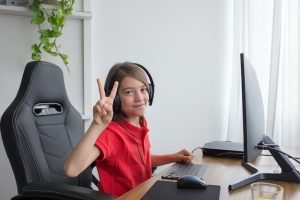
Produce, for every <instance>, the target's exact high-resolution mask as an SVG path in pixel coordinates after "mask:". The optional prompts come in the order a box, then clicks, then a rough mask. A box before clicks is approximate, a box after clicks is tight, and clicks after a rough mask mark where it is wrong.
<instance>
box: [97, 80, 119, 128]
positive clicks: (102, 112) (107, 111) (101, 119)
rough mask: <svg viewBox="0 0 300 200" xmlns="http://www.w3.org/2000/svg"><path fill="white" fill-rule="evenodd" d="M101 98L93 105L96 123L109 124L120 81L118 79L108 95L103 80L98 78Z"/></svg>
mask: <svg viewBox="0 0 300 200" xmlns="http://www.w3.org/2000/svg"><path fill="white" fill-rule="evenodd" d="M97 83H98V89H99V95H100V100H99V101H98V102H97V103H96V104H95V105H94V107H93V115H94V120H93V122H94V124H96V125H105V126H106V125H108V124H109V123H110V122H111V120H112V118H113V102H114V98H115V96H116V93H117V90H118V85H119V83H118V82H117V81H116V82H115V83H114V85H113V88H112V90H111V92H110V94H109V96H106V94H105V91H104V88H103V85H102V82H101V81H100V79H98V78H97Z"/></svg>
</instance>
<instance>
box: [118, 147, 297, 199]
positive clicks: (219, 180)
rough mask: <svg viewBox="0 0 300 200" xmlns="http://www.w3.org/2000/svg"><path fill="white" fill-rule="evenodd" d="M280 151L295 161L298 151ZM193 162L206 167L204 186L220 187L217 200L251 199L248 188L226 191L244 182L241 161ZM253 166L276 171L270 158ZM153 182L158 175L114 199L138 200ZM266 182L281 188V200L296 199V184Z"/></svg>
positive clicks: (204, 159) (207, 159)
mask: <svg viewBox="0 0 300 200" xmlns="http://www.w3.org/2000/svg"><path fill="white" fill-rule="evenodd" d="M284 150H285V151H286V152H288V153H290V154H291V155H293V156H295V157H299V152H300V149H295V148H293V149H292V148H284ZM297 152H298V153H297ZM196 157H197V156H196ZM196 162H197V163H200V164H203V165H205V166H207V171H206V173H205V175H204V177H203V178H204V180H205V181H206V183H207V184H212V185H220V186H221V193H220V200H241V199H243V200H250V199H251V191H250V186H249V185H247V186H245V187H242V188H239V189H237V190H234V191H231V192H229V191H228V185H230V184H233V183H236V182H238V181H241V180H242V179H246V178H248V177H249V176H250V175H251V174H250V173H249V172H248V171H247V170H246V169H245V168H244V167H243V166H242V165H241V160H239V159H230V158H216V157H210V156H203V157H202V158H201V159H197V161H196ZM293 164H294V165H295V166H296V168H297V169H298V170H299V169H300V165H299V164H298V163H296V162H293ZM253 165H255V166H256V167H257V168H258V169H259V170H266V169H268V170H270V169H272V170H276V169H278V166H277V164H276V163H275V161H274V159H273V157H271V156H259V157H258V158H257V160H256V162H255V163H253ZM157 180H161V176H160V175H156V176H153V177H152V178H151V179H149V180H148V181H146V182H144V183H142V184H141V185H139V186H137V187H136V188H134V189H132V190H130V191H129V192H127V193H125V194H124V195H122V196H121V197H119V198H117V200H140V199H141V198H142V196H143V195H144V194H145V193H146V192H147V191H148V190H149V189H150V188H151V186H152V185H153V184H154V183H155V181H157ZM267 182H272V183H276V184H279V185H281V186H282V187H283V188H284V199H286V200H299V199H300V184H299V183H287V182H282V181H267Z"/></svg>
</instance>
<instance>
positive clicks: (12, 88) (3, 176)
mask: <svg viewBox="0 0 300 200" xmlns="http://www.w3.org/2000/svg"><path fill="white" fill-rule="evenodd" d="M30 21H31V19H30V17H29V16H18V15H7V14H0V61H1V62H0V63H1V64H0V92H1V94H0V116H2V114H3V112H4V111H5V109H6V108H7V107H8V106H9V104H10V103H11V102H12V100H13V99H14V98H15V96H16V93H17V90H18V88H19V85H20V82H21V78H22V75H23V71H24V68H25V65H26V63H27V62H29V61H31V52H30V51H31V50H30V47H31V45H32V44H33V43H34V42H37V41H36V35H37V28H36V26H34V25H32V24H30ZM70 36H72V37H70ZM82 37H83V36H82V22H81V21H80V20H74V19H68V20H67V23H66V25H65V27H64V34H63V35H62V38H61V39H59V40H58V43H59V44H62V49H61V50H62V52H65V53H68V55H69V56H70V60H69V62H70V64H69V66H70V68H71V73H68V72H67V70H66V68H65V67H64V65H63V64H62V62H61V61H60V60H59V59H58V58H56V59H54V58H51V57H49V56H47V55H45V57H44V58H43V60H47V61H51V62H53V63H56V64H57V65H58V66H60V67H61V68H62V69H63V71H64V77H65V84H66V88H67V93H68V95H69V98H70V100H71V102H72V104H73V105H74V106H75V107H76V108H77V109H78V111H80V112H81V113H82V111H83V86H82V85H83V75H82V71H83V69H82V63H83V57H82V49H83V47H82V46H83V44H82ZM74 41H77V42H74ZM0 169H1V171H0V199H1V200H2V199H3V200H5V199H10V198H11V197H12V196H14V195H16V194H17V187H16V183H15V178H14V175H13V172H12V169H11V166H10V163H9V161H8V158H7V156H6V153H5V150H4V146H3V143H2V138H1V137H0Z"/></svg>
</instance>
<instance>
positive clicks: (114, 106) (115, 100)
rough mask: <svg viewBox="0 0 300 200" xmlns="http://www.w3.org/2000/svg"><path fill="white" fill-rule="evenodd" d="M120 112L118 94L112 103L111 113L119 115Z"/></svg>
mask: <svg viewBox="0 0 300 200" xmlns="http://www.w3.org/2000/svg"><path fill="white" fill-rule="evenodd" d="M120 110H121V101H120V97H119V95H118V94H116V96H115V99H114V102H113V111H114V113H119V112H120Z"/></svg>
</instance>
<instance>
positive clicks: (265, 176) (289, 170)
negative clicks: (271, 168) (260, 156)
mask: <svg viewBox="0 0 300 200" xmlns="http://www.w3.org/2000/svg"><path fill="white" fill-rule="evenodd" d="M276 149H278V150H279V148H272V149H268V150H269V151H270V153H271V154H272V156H273V157H274V159H275V160H276V162H277V163H278V165H279V167H280V168H281V173H259V171H258V170H257V169H256V168H255V167H254V166H253V165H252V164H250V163H245V162H242V165H243V166H244V167H245V168H246V169H247V170H248V171H250V172H251V173H253V175H252V176H250V177H249V178H247V179H244V180H242V181H239V182H237V183H235V184H232V185H229V186H228V190H229V191H231V190H235V189H238V188H240V187H243V186H246V185H249V184H251V183H254V182H256V181H258V180H278V181H285V182H295V183H300V173H299V171H298V170H297V169H296V168H295V166H294V165H293V164H292V163H291V162H290V160H289V159H288V158H287V156H286V155H284V154H282V153H280V152H278V151H276Z"/></svg>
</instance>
